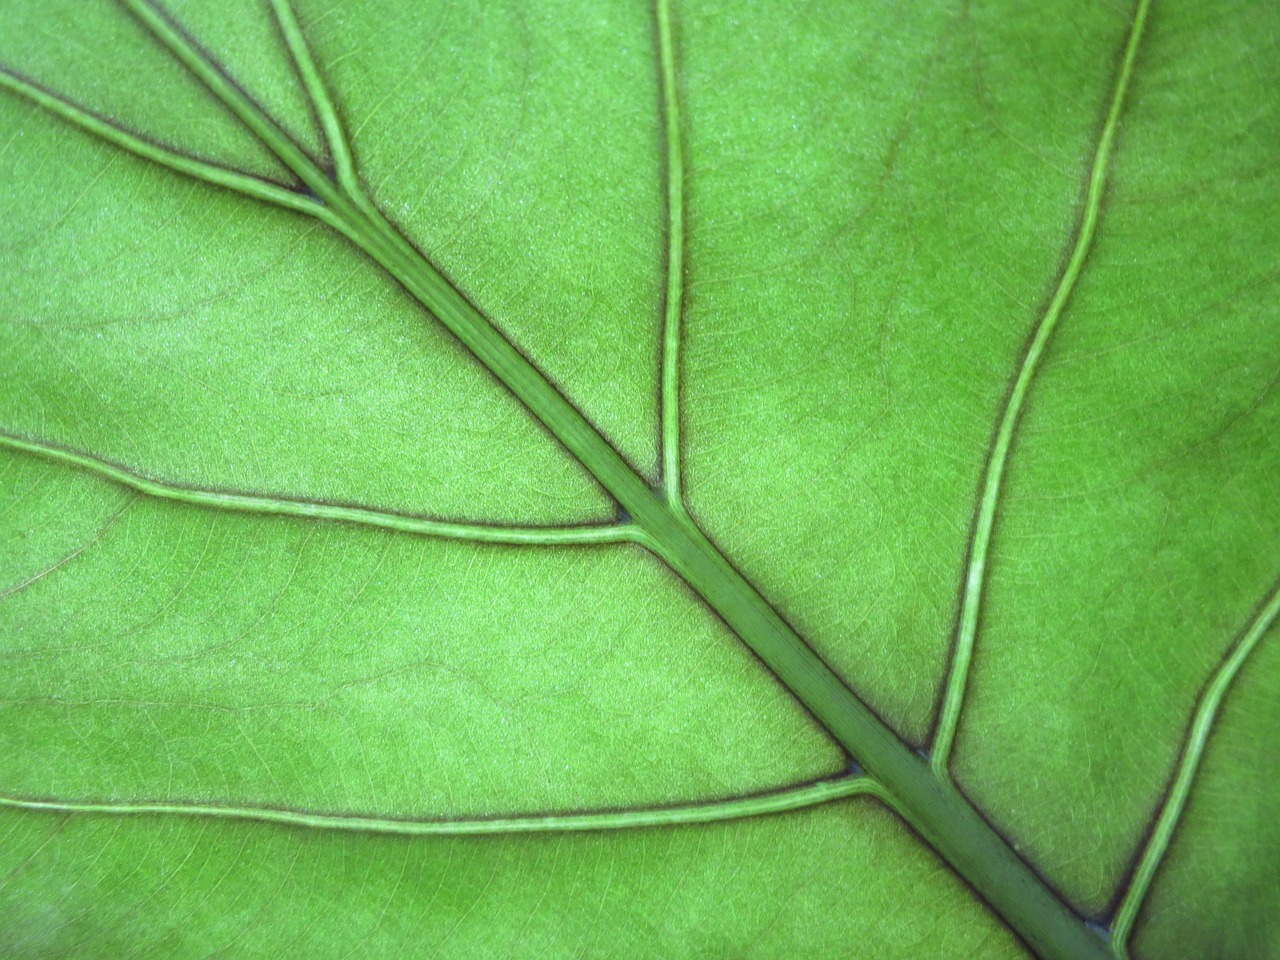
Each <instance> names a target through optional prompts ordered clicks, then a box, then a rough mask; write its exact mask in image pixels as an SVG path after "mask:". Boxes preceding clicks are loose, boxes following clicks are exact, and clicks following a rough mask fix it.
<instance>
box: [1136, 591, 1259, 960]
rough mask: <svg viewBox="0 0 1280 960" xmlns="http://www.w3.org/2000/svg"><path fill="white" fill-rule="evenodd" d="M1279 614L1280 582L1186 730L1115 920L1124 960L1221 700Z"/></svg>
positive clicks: (1219, 671)
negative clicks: (1170, 782)
mask: <svg viewBox="0 0 1280 960" xmlns="http://www.w3.org/2000/svg"><path fill="white" fill-rule="evenodd" d="M1278 618H1280V583H1277V584H1276V585H1275V586H1274V587H1273V588H1272V591H1271V594H1270V595H1269V596H1268V597H1267V598H1266V600H1264V601H1263V603H1262V606H1261V607H1260V608H1259V610H1258V612H1257V614H1256V615H1255V616H1254V618H1253V620H1252V621H1251V622H1250V623H1249V625H1248V626H1247V627H1246V628H1245V630H1244V632H1243V633H1242V634H1241V635H1240V639H1239V640H1237V641H1236V643H1235V646H1233V647H1232V649H1231V650H1230V652H1229V653H1228V654H1227V656H1226V657H1225V658H1224V659H1223V661H1222V663H1221V664H1220V665H1219V666H1218V669H1217V670H1215V671H1214V674H1213V676H1212V678H1211V679H1210V680H1209V684H1208V686H1206V687H1205V689H1204V693H1202V694H1201V696H1200V702H1199V703H1197V704H1196V710H1195V713H1194V714H1193V715H1192V719H1191V728H1190V730H1189V731H1188V732H1187V742H1186V744H1185V745H1184V746H1183V748H1182V759H1181V760H1180V761H1179V763H1178V771H1177V773H1176V774H1175V775H1174V778H1173V785H1172V786H1171V787H1170V788H1169V795H1168V797H1166V799H1165V802H1164V806H1163V807H1162V808H1161V810H1160V815H1159V817H1157V818H1156V825H1155V827H1154V829H1153V830H1152V831H1151V837H1150V839H1149V840H1148V841H1147V846H1146V849H1145V850H1143V852H1142V856H1141V857H1140V858H1139V860H1138V866H1137V869H1136V870H1134V874H1133V879H1132V880H1131V881H1130V883H1129V889H1128V890H1127V891H1126V892H1125V895H1124V899H1123V900H1121V902H1120V906H1119V907H1118V908H1117V909H1116V914H1115V919H1114V921H1113V922H1112V927H1111V938H1112V943H1113V944H1114V945H1115V948H1116V951H1117V953H1118V954H1119V955H1120V957H1121V958H1123V960H1127V958H1128V955H1129V954H1128V940H1129V936H1130V934H1131V933H1132V932H1133V924H1134V921H1135V920H1136V919H1137V917H1138V911H1139V910H1141V909H1142V903H1143V900H1145V899H1146V895H1147V892H1148V890H1149V889H1150V888H1151V882H1152V880H1154V879H1155V875H1156V872H1157V871H1158V870H1159V869H1160V863H1161V861H1163V860H1164V856H1165V854H1166V853H1167V852H1168V849H1169V844H1170V843H1171V842H1172V840H1173V835H1174V833H1175V832H1176V831H1177V829H1178V823H1179V821H1180V820H1181V819H1182V815H1183V813H1184V812H1185V811H1186V807H1187V799H1188V798H1189V797H1190V795H1191V787H1192V785H1193V783H1194V782H1195V778H1196V772H1197V771H1198V770H1199V768H1200V763H1201V761H1202V760H1203V759H1204V749H1205V745H1206V744H1207V743H1208V740H1209V734H1210V733H1211V732H1212V730H1213V724H1214V721H1215V720H1216V719H1217V717H1218V711H1219V709H1220V708H1221V706H1222V702H1223V700H1224V699H1225V698H1226V696H1227V692H1228V691H1229V690H1230V689H1231V685H1232V684H1233V683H1234V682H1235V679H1236V677H1238V676H1239V675H1240V670H1241V668H1242V667H1243V666H1244V664H1245V661H1246V660H1248V659H1249V655H1250V654H1251V653H1253V651H1254V650H1256V649H1257V647H1258V642H1259V641H1260V640H1261V639H1262V638H1263V636H1264V635H1265V634H1266V633H1267V631H1268V630H1270V629H1271V627H1272V625H1274V624H1275V622H1276V620H1277V619H1278Z"/></svg>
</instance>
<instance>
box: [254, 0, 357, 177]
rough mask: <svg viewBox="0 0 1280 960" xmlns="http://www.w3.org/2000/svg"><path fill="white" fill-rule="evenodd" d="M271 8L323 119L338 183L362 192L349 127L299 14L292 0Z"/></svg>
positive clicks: (280, 0)
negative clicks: (341, 117) (330, 94)
mask: <svg viewBox="0 0 1280 960" xmlns="http://www.w3.org/2000/svg"><path fill="white" fill-rule="evenodd" d="M270 4H271V10H272V12H273V13H274V14H275V17H276V22H277V23H279V24H280V32H281V33H282V34H283V35H284V41H285V45H286V46H287V47H288V48H289V55H290V56H291V57H292V58H293V65H294V67H295V68H296V70H297V74H298V79H300V80H301V81H302V88H303V90H305V91H306V94H307V100H308V101H309V102H310V104H311V108H312V109H313V110H314V111H315V114H316V117H317V118H318V119H319V121H320V129H321V130H322V131H323V133H324V139H325V144H326V145H327V146H328V148H329V154H330V156H331V157H332V158H333V166H334V171H335V173H336V174H337V177H338V183H339V184H340V185H341V186H342V187H343V188H344V189H345V190H346V191H347V192H348V193H350V194H353V195H355V194H359V193H360V181H359V179H358V177H357V176H356V168H355V161H354V160H353V159H352V154H351V144H350V142H349V140H348V138H347V133H346V130H345V129H344V128H343V126H342V121H341V120H340V119H339V117H338V110H337V108H336V107H335V106H334V102H333V98H332V97H330V96H329V91H328V89H327V88H326V87H325V83H324V78H323V77H321V75H320V70H319V68H318V67H317V66H316V61H315V58H314V57H313V56H312V55H311V48H310V47H309V46H308V45H307V40H306V36H305V35H304V34H303V32H302V27H301V26H300V25H299V23H298V17H297V14H296V13H295V12H294V9H293V5H292V4H291V3H290V2H289V0H270Z"/></svg>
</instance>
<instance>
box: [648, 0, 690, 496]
mask: <svg viewBox="0 0 1280 960" xmlns="http://www.w3.org/2000/svg"><path fill="white" fill-rule="evenodd" d="M654 14H655V17H656V19H657V26H658V62H659V67H660V69H659V78H658V85H659V87H660V89H661V93H662V123H663V142H664V144H665V146H666V158H665V159H666V164H665V168H664V178H665V180H666V187H667V196H666V207H667V262H666V275H667V289H666V299H665V308H664V313H663V324H662V386H661V396H660V400H659V402H660V406H661V408H662V436H661V441H662V442H661V447H662V484H663V490H664V491H665V493H666V495H667V498H668V499H669V500H670V502H671V503H672V504H673V505H676V506H677V507H681V508H682V505H683V499H682V497H683V494H682V487H683V478H682V476H681V472H680V339H681V337H680V326H681V321H682V318H683V312H684V147H683V143H682V140H681V135H680V101H679V97H678V94H677V91H676V64H675V41H674V39H673V36H672V29H671V4H670V2H669V0H655V4H654Z"/></svg>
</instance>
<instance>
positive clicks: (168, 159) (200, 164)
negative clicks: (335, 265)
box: [0, 67, 323, 216]
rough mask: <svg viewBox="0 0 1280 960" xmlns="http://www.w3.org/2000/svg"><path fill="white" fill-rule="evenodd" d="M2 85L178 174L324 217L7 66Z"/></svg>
mask: <svg viewBox="0 0 1280 960" xmlns="http://www.w3.org/2000/svg"><path fill="white" fill-rule="evenodd" d="M0 87H4V88H5V89H8V90H11V91H12V92H14V93H16V94H18V95H19V96H21V97H23V98H25V99H26V100H28V101H30V102H31V103H34V104H35V105H36V106H39V107H41V108H43V109H45V110H47V111H49V112H50V113H52V114H55V115H56V116H58V117H60V118H61V119H63V120H66V121H68V122H70V123H72V124H74V125H75V126H77V127H79V128H80V129H81V130H83V131H85V132H86V133H89V134H92V135H93V136H95V137H97V138H99V139H100V140H105V141H106V142H107V143H110V144H112V145H114V146H117V147H120V148H122V149H124V150H128V151H129V152H130V153H132V154H134V155H136V156H139V157H142V158H143V159H145V160H150V161H151V162H153V163H158V164H159V165H160V166H162V167H168V168H169V169H170V170H173V171H174V172H176V173H181V174H183V175H185V176H188V177H192V178H193V179H196V180H202V181H204V182H205V183H210V184H213V185H214V186H218V187H224V188H226V189H228V190H234V191H235V192H236V193H241V194H244V195H245V196H247V197H252V198H253V199H255V200H265V201H266V202H267V203H271V204H274V205H275V206H277V207H284V208H286V209H288V210H295V211H297V212H299V213H306V214H310V215H311V216H321V214H322V211H323V208H322V207H321V206H320V204H318V203H316V202H315V201H314V200H312V199H311V198H309V197H307V196H305V195H304V194H301V193H297V192H295V191H293V190H289V189H287V188H285V187H282V186H279V185H278V184H274V183H271V182H270V181H268V180H262V179H260V178H258V177H254V176H251V175H249V174H247V173H241V172H240V171H238V170H231V169H229V168H227V167H221V166H219V165H217V164H215V163H210V162H208V161H207V160H200V159H197V158H195V157H191V156H188V155H186V154H184V153H179V152H178V151H177V150H172V149H170V148H169V147H165V146H161V145H160V144H157V143H152V142H151V141H149V140H144V139H143V138H142V137H139V136H137V135H135V134H132V133H130V132H129V131H127V130H123V129H121V128H120V127H117V126H116V125H115V124H113V123H111V122H109V121H107V120H104V119H103V118H102V117H99V116H97V115H96V114H93V113H91V112H89V111H88V110H86V109H84V108H83V107H81V106H79V105H77V104H75V103H72V102H71V101H70V100H67V99H66V98H64V97H61V96H58V95H57V94H54V93H50V92H49V91H47V90H44V89H42V88H40V87H39V86H37V85H36V84H34V83H32V82H31V81H30V80H27V79H25V78H24V77H22V76H20V75H18V74H16V73H14V72H13V71H11V70H8V69H5V68H4V67H0Z"/></svg>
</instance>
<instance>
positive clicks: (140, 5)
mask: <svg viewBox="0 0 1280 960" xmlns="http://www.w3.org/2000/svg"><path fill="white" fill-rule="evenodd" d="M120 2H121V3H122V4H123V5H124V6H125V7H127V8H128V10H129V11H130V12H131V13H132V14H133V15H134V16H135V17H137V19H138V21H139V22H140V23H141V24H142V25H143V26H144V27H146V28H147V30H148V31H150V33H151V35H152V36H154V37H155V38H156V39H157V40H158V41H159V42H160V43H161V44H162V45H163V46H164V47H165V48H166V49H167V50H168V51H169V52H170V53H172V54H173V56H174V57H176V58H177V59H178V61H179V62H180V63H181V64H182V65H183V66H184V67H186V68H187V70H188V71H190V73H191V74H192V76H194V77H195V78H196V79H197V80H199V81H200V82H201V83H202V84H204V86H205V88H206V89H207V90H208V91H209V92H210V93H212V94H213V95H214V96H215V97H217V98H218V100H219V101H220V102H221V103H222V104H223V105H224V106H225V107H226V108H227V109H228V110H230V111H231V112H232V113H233V114H235V116H236V117H237V118H238V119H239V120H240V122H241V123H243V124H244V125H245V127H247V128H248V130H249V132H250V133H252V134H253V135H254V136H255V137H257V138H258V140H259V141H261V142H262V144H263V146H265V147H266V148H267V149H268V150H270V151H271V152H272V153H274V154H275V155H276V156H277V157H279V158H280V161H281V162H282V163H284V165H285V166H286V167H288V168H289V169H290V170H292V171H293V172H294V173H295V174H297V176H298V178H299V179H300V180H301V181H302V182H303V183H305V184H306V185H307V186H308V187H309V188H310V189H311V190H312V191H314V192H315V193H316V194H317V195H319V196H321V197H324V196H325V194H326V193H329V192H330V191H331V189H332V186H333V184H332V182H331V181H330V180H329V178H328V177H327V176H325V174H324V171H322V170H321V169H320V168H319V166H317V164H316V162H315V161H314V160H313V159H312V158H311V157H310V156H309V155H308V154H307V153H306V151H305V150H303V149H302V147H300V146H298V144H297V143H295V142H294V140H293V138H292V137H290V136H289V134H288V133H286V132H285V130H284V128H282V127H281V126H280V125H279V124H278V123H276V121H275V120H274V119H272V117H271V116H270V115H269V114H268V113H267V112H266V111H265V110H263V109H262V108H261V107H260V106H258V105H257V104H256V103H254V102H253V101H252V100H251V99H249V97H248V95H247V94H245V93H244V91H242V90H241V89H240V88H239V87H238V86H236V84H235V83H234V82H232V80H231V79H230V78H229V77H228V76H227V75H226V74H225V73H223V72H222V70H221V69H220V68H219V67H218V66H217V65H216V64H215V63H213V62H212V61H211V60H209V59H208V57H206V56H205V54H204V53H203V52H202V51H201V50H200V49H199V48H198V47H197V46H196V45H195V44H194V43H193V42H192V41H191V39H190V37H188V36H187V35H186V33H184V32H183V30H182V29H181V28H180V27H179V26H178V25H177V24H176V23H174V22H173V20H171V19H170V18H169V15H168V14H167V13H165V12H164V11H163V10H161V9H160V7H158V6H157V5H156V4H155V3H154V2H152V0H120ZM294 55H295V56H296V53H294ZM308 93H309V94H310V93H311V91H310V90H308Z"/></svg>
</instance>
